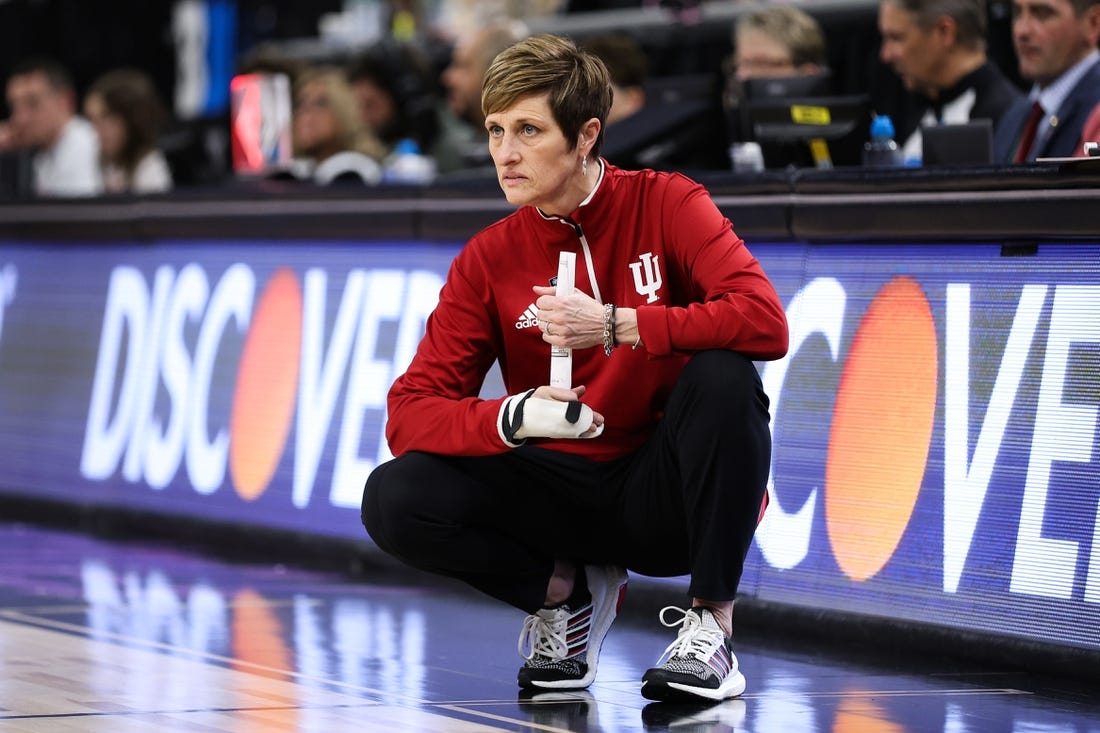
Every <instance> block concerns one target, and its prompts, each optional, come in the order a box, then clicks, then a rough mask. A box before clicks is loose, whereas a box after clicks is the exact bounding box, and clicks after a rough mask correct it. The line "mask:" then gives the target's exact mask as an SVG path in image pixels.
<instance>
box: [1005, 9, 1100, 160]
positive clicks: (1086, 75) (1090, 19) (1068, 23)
mask: <svg viewBox="0 0 1100 733" xmlns="http://www.w3.org/2000/svg"><path fill="white" fill-rule="evenodd" d="M1098 40H1100V0H1013V3H1012V44H1013V46H1014V47H1015V49H1016V57H1017V59H1018V61H1019V65H1020V76H1021V77H1023V78H1024V79H1026V80H1028V81H1030V82H1031V83H1032V87H1031V91H1030V92H1029V93H1028V95H1027V97H1024V98H1022V99H1020V100H1018V101H1017V102H1016V103H1015V104H1013V105H1012V107H1011V108H1010V109H1009V110H1008V111H1007V112H1005V115H1004V117H1003V118H1002V119H1001V122H1000V124H999V125H998V126H997V128H996V130H995V131H994V136H993V156H994V160H995V161H998V162H1001V163H1026V162H1029V161H1033V160H1035V159H1036V158H1047V157H1068V156H1072V155H1074V154H1075V153H1076V152H1077V151H1078V150H1080V144H1079V143H1080V140H1081V132H1082V130H1083V128H1084V125H1085V120H1086V119H1087V118H1088V116H1089V114H1090V113H1091V112H1092V110H1093V108H1094V107H1096V106H1097V104H1100V53H1098V52H1097V50H1096V44H1097V41H1098Z"/></svg>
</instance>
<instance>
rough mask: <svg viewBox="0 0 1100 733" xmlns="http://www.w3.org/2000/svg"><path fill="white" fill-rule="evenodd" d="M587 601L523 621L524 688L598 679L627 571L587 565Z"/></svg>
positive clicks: (577, 685) (570, 686) (565, 686)
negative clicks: (601, 659) (605, 641)
mask: <svg viewBox="0 0 1100 733" xmlns="http://www.w3.org/2000/svg"><path fill="white" fill-rule="evenodd" d="M584 572H585V577H586V581H587V585H588V595H589V598H588V600H587V601H582V602H581V603H580V604H578V607H577V608H575V609H574V608H572V607H570V606H569V605H568V604H562V605H560V606H557V607H555V608H542V609H539V611H538V612H537V613H535V614H533V615H531V616H528V617H527V618H526V619H525V620H524V622H523V631H521V632H520V635H519V643H518V644H517V649H518V650H519V653H520V656H522V657H523V658H524V659H526V660H527V662H526V663H525V664H524V665H523V666H522V667H520V670H519V675H518V676H517V681H518V682H519V686H520V687H522V688H524V689H548V690H578V689H583V688H585V687H588V686H589V685H591V684H592V682H593V680H595V679H596V666H597V664H598V663H599V659H600V647H601V646H602V645H603V639H604V637H605V636H606V635H607V632H608V629H610V628H611V624H612V622H613V621H614V620H615V616H617V615H618V613H619V608H620V607H621V606H622V602H623V596H624V595H625V593H626V571H624V570H623V569H622V568H618V567H615V566H611V565H606V566H601V565H586V566H585V569H584Z"/></svg>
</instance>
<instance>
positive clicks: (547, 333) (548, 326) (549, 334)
mask: <svg viewBox="0 0 1100 733" xmlns="http://www.w3.org/2000/svg"><path fill="white" fill-rule="evenodd" d="M546 335H547V336H553V335H554V334H553V333H551V331H550V321H547V322H546Z"/></svg>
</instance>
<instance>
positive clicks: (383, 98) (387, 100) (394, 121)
mask: <svg viewBox="0 0 1100 733" xmlns="http://www.w3.org/2000/svg"><path fill="white" fill-rule="evenodd" d="M348 81H349V83H350V84H351V87H352V90H353V91H354V92H355V97H356V100H357V102H358V104H359V114H360V117H361V118H362V121H363V123H364V124H365V125H366V126H367V127H368V128H370V130H371V132H373V133H374V134H375V136H377V137H378V139H379V140H380V141H381V142H382V144H383V145H385V147H386V150H387V152H389V151H392V150H393V147H394V146H395V145H396V144H397V142H398V141H400V140H404V139H410V140H413V141H415V142H416V144H417V147H418V148H419V149H420V150H421V151H422V152H424V153H426V154H429V155H431V154H432V149H433V148H434V146H435V144H436V141H437V139H438V138H439V116H438V109H437V102H438V100H437V97H436V96H435V95H434V94H433V90H432V72H431V67H430V63H429V61H428V59H427V58H426V56H425V55H424V54H423V53H422V52H421V51H420V50H418V49H417V48H416V47H415V46H413V45H411V44H408V43H398V42H394V41H388V40H386V41H380V42H379V43H376V44H375V45H374V46H372V47H371V48H369V49H367V50H366V51H365V52H364V53H363V54H361V55H360V56H359V57H358V58H356V59H354V60H353V61H352V62H351V64H349V66H348Z"/></svg>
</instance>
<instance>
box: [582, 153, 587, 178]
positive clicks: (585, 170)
mask: <svg viewBox="0 0 1100 733" xmlns="http://www.w3.org/2000/svg"><path fill="white" fill-rule="evenodd" d="M581 175H582V176H587V175H588V156H587V155H586V156H584V157H583V158H581Z"/></svg>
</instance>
